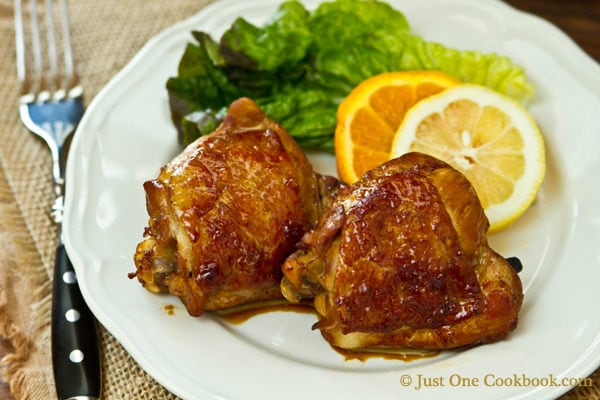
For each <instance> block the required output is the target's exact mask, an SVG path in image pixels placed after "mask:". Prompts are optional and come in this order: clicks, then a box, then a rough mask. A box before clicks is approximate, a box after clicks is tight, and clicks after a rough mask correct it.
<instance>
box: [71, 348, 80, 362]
mask: <svg viewBox="0 0 600 400" xmlns="http://www.w3.org/2000/svg"><path fill="white" fill-rule="evenodd" d="M69 360H71V362H74V363H80V362H82V361H83V351H81V350H73V351H72V352H70V353H69Z"/></svg>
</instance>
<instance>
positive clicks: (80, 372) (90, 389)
mask: <svg viewBox="0 0 600 400" xmlns="http://www.w3.org/2000/svg"><path fill="white" fill-rule="evenodd" d="M52 367H53V369H54V382H55V384H56V393H57V395H58V399H59V400H66V399H73V398H75V399H90V400H91V399H99V398H100V391H101V386H102V383H101V375H100V354H99V346H98V332H97V330H96V320H95V318H94V316H93V315H92V313H91V311H90V310H89V308H88V307H87V305H86V303H85V301H84V300H83V297H82V296H81V292H80V291H79V286H78V285H77V279H76V275H75V271H74V269H73V265H72V264H71V261H70V260H69V258H68V256H67V253H66V251H65V247H64V245H63V244H62V243H61V244H60V245H59V246H58V248H57V250H56V260H55V267H54V286H53V296H52Z"/></svg>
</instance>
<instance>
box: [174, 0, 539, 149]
mask: <svg viewBox="0 0 600 400" xmlns="http://www.w3.org/2000/svg"><path fill="white" fill-rule="evenodd" d="M192 35H193V37H194V39H195V43H189V44H188V45H187V47H186V49H185V52H184V54H183V56H182V58H181V60H180V62H179V67H178V71H177V76H175V77H171V78H169V80H168V81H167V84H166V86H167V90H168V93H169V100H170V107H171V114H172V118H173V122H174V124H175V126H176V127H177V129H178V132H179V135H180V136H179V137H180V140H181V142H182V144H184V145H187V144H189V143H190V142H192V141H193V140H195V139H196V138H197V137H199V136H200V135H203V134H208V133H210V132H212V131H213V130H214V129H215V128H216V127H217V126H218V124H219V123H220V121H221V118H222V116H223V115H224V113H225V111H226V107H228V106H229V104H230V103H231V102H232V101H234V100H236V99H238V98H240V97H250V98H252V99H253V100H254V101H256V102H257V103H258V105H259V106H260V107H261V108H262V109H263V110H264V112H265V114H266V115H267V116H268V117H269V118H271V119H273V120H275V121H277V122H279V123H280V124H281V125H282V126H283V127H284V128H286V130H288V132H289V133H290V134H291V135H292V136H293V137H294V138H295V139H296V141H297V142H298V143H299V144H300V145H301V146H302V147H304V148H306V149H319V150H325V151H329V152H332V151H333V135H334V131H335V125H336V111H337V107H338V105H339V104H340V102H341V101H342V100H343V98H344V97H345V96H346V95H347V94H348V93H349V92H350V91H351V90H352V89H353V88H354V87H355V86H356V85H358V84H359V83H360V82H362V81H363V80H365V79H367V78H369V77H371V76H373V75H377V74H380V73H383V72H390V71H400V70H440V71H442V72H445V73H447V74H449V75H451V76H453V77H455V78H457V79H459V80H461V81H464V82H470V83H477V84H481V85H485V86H487V87H490V88H492V89H494V90H496V91H498V92H500V93H503V94H506V95H508V96H511V97H513V98H515V99H517V100H518V101H520V102H521V103H526V102H527V101H528V100H529V99H530V98H531V96H532V95H533V85H532V84H531V83H530V82H529V81H528V80H527V77H526V75H525V71H524V69H523V68H522V67H520V66H519V65H516V64H515V63H513V62H512V61H511V60H510V59H509V58H507V57H503V56H500V55H497V54H484V53H482V52H479V51H459V50H456V49H451V48H447V47H445V46H443V45H441V44H439V43H434V42H429V41H426V40H424V39H423V38H421V37H419V36H417V35H415V34H413V33H412V32H411V29H410V25H409V23H408V21H407V19H406V17H405V16H404V15H403V14H402V13H401V12H400V11H398V10H395V9H394V8H392V7H391V6H390V5H389V4H387V3H384V2H380V1H376V0H334V1H331V2H325V3H322V4H320V5H319V6H318V7H317V8H316V9H314V10H308V9H306V8H305V7H304V6H303V5H302V3H300V2H299V1H295V0H290V1H286V2H284V3H282V4H281V5H280V6H279V8H278V9H277V11H276V12H275V14H274V15H273V16H271V18H270V19H269V20H268V21H267V22H266V23H265V24H264V25H262V26H255V25H253V24H251V23H249V22H248V21H246V20H245V19H243V18H238V19H237V20H235V22H234V23H233V24H232V25H231V27H229V29H228V30H227V31H226V32H225V33H224V34H223V36H222V37H221V38H220V39H219V40H218V41H216V40H215V39H213V38H212V37H211V36H210V35H209V34H208V33H206V32H200V31H194V32H192Z"/></svg>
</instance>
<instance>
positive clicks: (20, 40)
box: [14, 0, 27, 94]
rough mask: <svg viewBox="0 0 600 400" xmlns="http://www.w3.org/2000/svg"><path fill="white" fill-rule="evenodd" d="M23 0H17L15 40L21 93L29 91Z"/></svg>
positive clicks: (15, 6) (15, 7)
mask: <svg viewBox="0 0 600 400" xmlns="http://www.w3.org/2000/svg"><path fill="white" fill-rule="evenodd" d="M22 3H23V2H22V0H15V4H14V9H15V42H16V53H17V78H18V79H19V83H20V84H21V94H25V93H26V92H27V88H26V86H27V84H26V82H25V80H26V79H27V77H26V73H25V33H24V28H23V4H22Z"/></svg>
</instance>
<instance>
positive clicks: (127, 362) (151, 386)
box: [0, 0, 600, 400]
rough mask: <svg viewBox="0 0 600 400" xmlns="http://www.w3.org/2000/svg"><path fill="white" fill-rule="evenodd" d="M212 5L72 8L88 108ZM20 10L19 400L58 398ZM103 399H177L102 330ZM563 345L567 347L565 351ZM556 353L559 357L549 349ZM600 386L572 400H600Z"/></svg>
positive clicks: (15, 213)
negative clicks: (24, 92) (23, 100)
mask: <svg viewBox="0 0 600 400" xmlns="http://www.w3.org/2000/svg"><path fill="white" fill-rule="evenodd" d="M210 2H211V1H210V0H162V1H144V0H127V1H122V0H101V1H97V0H76V1H71V2H70V8H71V10H70V12H71V25H72V41H73V47H74V52H75V58H76V62H77V68H78V70H79V72H80V75H81V77H82V82H83V86H84V88H85V94H86V100H87V102H89V101H90V100H91V99H92V98H93V97H94V95H95V94H96V93H98V91H99V90H100V88H102V87H103V86H104V85H105V84H106V83H107V82H108V80H110V78H112V77H113V76H114V75H115V74H116V73H117V72H118V71H119V70H120V69H121V68H122V67H123V66H124V65H125V64H126V63H127V62H128V61H129V60H130V59H131V57H132V56H133V55H134V54H135V53H136V52H137V51H138V50H139V49H140V48H141V47H142V45H143V44H144V43H145V42H146V41H147V40H148V39H149V38H150V37H152V36H153V35H155V34H157V33H158V32H160V31H161V30H162V29H164V28H165V27H167V26H169V25H171V24H172V23H174V22H176V21H178V20H181V19H184V18H186V17H188V16H190V15H192V14H194V13H195V12H197V11H198V10H200V9H201V8H202V7H204V6H205V5H206V4H208V3H210ZM13 29H14V28H13V1H12V0H0V38H1V40H0V88H1V90H2V96H0V105H1V106H0V110H1V112H0V336H1V337H2V338H4V339H5V340H6V341H7V342H8V343H9V353H8V354H7V355H6V356H4V358H3V359H2V360H1V361H0V367H1V368H2V374H3V379H4V380H5V381H7V382H9V384H10V389H11V392H12V393H13V395H14V397H15V398H16V399H31V400H37V399H44V400H45V399H51V398H55V394H54V393H55V392H54V382H53V378H52V367H51V363H50V349H49V345H50V333H49V332H50V328H49V320H50V292H51V283H50V282H51V277H52V268H53V265H54V249H55V246H56V242H57V238H56V235H57V232H56V228H55V227H54V224H53V223H52V221H51V219H50V216H49V212H48V211H49V210H50V206H51V202H52V196H53V188H52V185H51V182H50V178H49V177H50V155H49V152H48V150H47V148H46V147H45V145H44V144H43V143H42V142H41V141H40V140H38V139H36V138H35V137H34V136H33V135H31V134H29V133H27V132H26V131H25V129H24V128H23V126H22V124H21V122H20V121H19V119H18V117H17V101H18V84H17V80H16V76H15V75H16V69H15V63H14V58H15V52H14V30H13ZM99 332H100V339H101V350H102V372H103V379H104V382H103V391H104V392H103V399H176V396H174V395H173V394H171V393H169V392H168V391H167V390H165V389H164V388H163V387H162V386H160V385H159V384H158V383H156V382H155V381H154V380H153V379H152V378H151V377H150V376H148V375H147V374H146V373H145V372H144V371H143V370H142V369H141V368H140V367H139V366H138V365H137V364H136V363H135V361H134V360H133V359H132V358H131V357H130V356H129V355H128V354H127V352H126V351H125V350H124V349H123V347H122V346H121V345H120V344H119V343H118V342H117V341H116V340H115V339H114V338H113V337H112V336H111V335H110V334H109V333H108V332H107V331H106V330H105V329H104V328H103V327H102V326H100V327H99ZM557 345H560V344H557ZM550 350H551V349H550ZM592 378H593V382H594V384H593V385H592V386H590V387H581V388H576V389H574V390H572V391H571V392H569V393H568V394H567V395H565V396H564V399H569V400H574V399H599V398H600V373H599V372H598V371H596V372H595V373H594V374H593V375H592Z"/></svg>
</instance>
